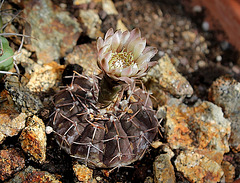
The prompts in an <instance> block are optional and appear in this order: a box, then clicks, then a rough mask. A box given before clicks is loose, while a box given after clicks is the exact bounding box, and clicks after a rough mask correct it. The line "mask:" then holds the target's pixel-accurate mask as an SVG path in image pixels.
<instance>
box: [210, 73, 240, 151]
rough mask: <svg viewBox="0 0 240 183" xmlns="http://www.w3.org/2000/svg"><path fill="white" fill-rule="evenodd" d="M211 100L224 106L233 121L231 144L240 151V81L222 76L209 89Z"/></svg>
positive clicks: (228, 117)
mask: <svg viewBox="0 0 240 183" xmlns="http://www.w3.org/2000/svg"><path fill="white" fill-rule="evenodd" d="M209 100H211V101H213V103H215V104H216V105H218V106H220V107H222V108H223V111H224V114H225V116H226V118H227V119H228V120H229V121H231V136H230V139H229V145H230V147H232V148H233V149H234V150H236V151H240V136H239V134H240V113H239V111H240V83H239V82H237V81H236V80H234V79H233V78H229V77H225V76H223V77H220V78H218V79H217V80H216V81H214V82H213V84H212V86H211V88H210V89H209Z"/></svg>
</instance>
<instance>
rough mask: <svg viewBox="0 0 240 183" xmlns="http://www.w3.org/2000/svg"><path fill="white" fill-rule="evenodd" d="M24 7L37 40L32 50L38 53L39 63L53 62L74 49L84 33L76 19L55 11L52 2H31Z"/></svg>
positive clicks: (44, 0)
mask: <svg viewBox="0 0 240 183" xmlns="http://www.w3.org/2000/svg"><path fill="white" fill-rule="evenodd" d="M24 5H25V8H24V14H25V16H26V19H27V21H28V22H29V23H30V24H31V29H32V31H31V35H32V37H34V38H36V39H32V45H31V47H30V49H31V50H32V51H36V54H37V57H38V62H42V63H48V62H51V61H53V60H56V59H59V58H60V57H63V56H64V55H65V54H66V53H67V52H70V51H71V50H72V49H73V47H74V46H75V45H76V42H77V40H78V37H79V36H80V34H81V31H82V30H81V28H80V26H79V24H78V22H77V20H76V19H75V18H73V17H70V16H69V14H68V13H67V12H64V11H59V10H58V9H56V8H55V9H54V6H53V4H52V2H51V1H47V0H42V1H34V0H31V1H26V2H25V3H24ZM49 50H51V51H49Z"/></svg>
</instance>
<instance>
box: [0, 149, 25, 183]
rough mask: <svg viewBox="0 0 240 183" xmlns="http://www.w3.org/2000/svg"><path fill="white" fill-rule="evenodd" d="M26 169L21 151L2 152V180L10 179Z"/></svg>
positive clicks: (7, 150)
mask: <svg viewBox="0 0 240 183" xmlns="http://www.w3.org/2000/svg"><path fill="white" fill-rule="evenodd" d="M24 167H25V158H24V156H23V154H22V153H21V151H19V149H14V148H9V149H4V150H1V151H0V180H1V181H4V180H6V179H8V178H10V177H11V176H12V175H13V174H14V173H16V172H18V171H20V170H21V169H23V168H24Z"/></svg>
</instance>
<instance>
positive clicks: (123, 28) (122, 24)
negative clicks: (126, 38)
mask: <svg viewBox="0 0 240 183" xmlns="http://www.w3.org/2000/svg"><path fill="white" fill-rule="evenodd" d="M119 29H120V30H122V31H128V28H127V27H126V25H125V24H124V23H123V22H122V20H121V19H118V21H117V25H116V30H119Z"/></svg>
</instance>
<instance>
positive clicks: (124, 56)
mask: <svg viewBox="0 0 240 183" xmlns="http://www.w3.org/2000/svg"><path fill="white" fill-rule="evenodd" d="M108 64H109V69H115V68H120V70H122V69H123V68H126V67H128V66H130V65H134V64H135V62H134V61H133V54H132V52H129V53H128V52H126V51H125V49H123V50H122V51H121V52H114V53H112V58H111V60H110V61H109V63H108Z"/></svg>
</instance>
